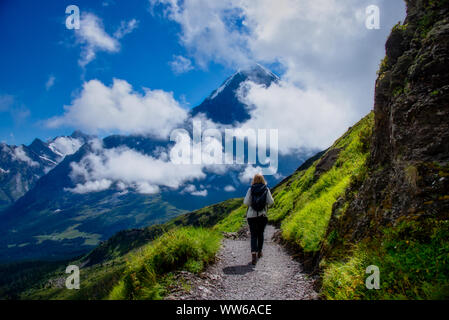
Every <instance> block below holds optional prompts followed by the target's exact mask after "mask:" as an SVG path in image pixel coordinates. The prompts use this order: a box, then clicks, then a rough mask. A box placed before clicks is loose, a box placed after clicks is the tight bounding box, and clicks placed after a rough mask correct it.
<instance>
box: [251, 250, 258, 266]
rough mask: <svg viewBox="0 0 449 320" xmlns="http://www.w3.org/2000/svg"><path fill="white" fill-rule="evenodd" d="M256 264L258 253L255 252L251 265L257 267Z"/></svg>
mask: <svg viewBox="0 0 449 320" xmlns="http://www.w3.org/2000/svg"><path fill="white" fill-rule="evenodd" d="M256 263H257V253H255V252H253V253H252V260H251V264H253V265H255V264H256Z"/></svg>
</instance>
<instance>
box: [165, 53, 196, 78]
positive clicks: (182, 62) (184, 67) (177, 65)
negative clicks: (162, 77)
mask: <svg viewBox="0 0 449 320" xmlns="http://www.w3.org/2000/svg"><path fill="white" fill-rule="evenodd" d="M170 66H171V68H172V70H173V72H174V73H175V74H181V73H186V72H188V71H190V70H192V69H193V66H192V62H191V61H190V60H189V59H187V58H185V57H183V56H174V57H173V60H172V61H171V62H170Z"/></svg>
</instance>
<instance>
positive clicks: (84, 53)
mask: <svg viewBox="0 0 449 320" xmlns="http://www.w3.org/2000/svg"><path fill="white" fill-rule="evenodd" d="M137 25H138V22H137V20H135V19H132V20H130V21H129V22H124V21H122V23H121V25H120V27H119V28H118V29H117V31H116V32H115V33H114V35H113V36H110V35H109V34H108V33H107V32H106V31H105V30H104V26H103V22H102V20H101V19H100V18H99V17H97V16H96V15H95V14H93V13H84V14H83V15H82V16H81V21H80V28H79V29H77V30H75V32H76V37H77V40H78V42H79V43H81V45H82V49H81V57H80V60H79V61H78V63H79V65H80V66H82V67H85V66H86V65H87V64H88V63H89V62H91V61H92V60H94V59H95V57H96V53H97V52H98V51H105V52H109V53H116V52H118V51H120V43H119V41H118V40H119V39H121V38H122V37H124V36H125V35H126V34H128V33H130V32H132V31H133V30H134V29H135V28H136V27H137Z"/></svg>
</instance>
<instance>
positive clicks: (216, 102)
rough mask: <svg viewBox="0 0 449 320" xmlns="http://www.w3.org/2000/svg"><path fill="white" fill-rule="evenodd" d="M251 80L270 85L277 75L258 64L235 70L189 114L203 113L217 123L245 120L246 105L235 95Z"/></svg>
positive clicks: (247, 115) (276, 78)
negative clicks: (242, 85)
mask: <svg viewBox="0 0 449 320" xmlns="http://www.w3.org/2000/svg"><path fill="white" fill-rule="evenodd" d="M245 81H252V82H255V83H257V84H260V85H264V86H267V87H268V86H270V85H271V84H272V83H273V82H275V83H276V82H278V81H279V77H278V76H276V75H275V74H274V73H273V72H271V71H269V70H268V69H266V68H265V67H263V66H262V65H260V64H254V65H252V66H250V67H248V68H245V69H239V70H237V71H236V72H235V73H234V74H233V75H231V76H230V77H228V78H227V79H226V80H225V81H224V82H223V84H222V85H221V86H220V87H218V88H217V89H216V90H214V91H213V92H212V93H211V94H210V95H209V96H208V97H207V98H206V99H205V100H204V101H203V102H202V103H201V104H200V105H199V106H197V107H195V108H193V109H192V111H191V114H192V116H195V115H196V114H198V113H203V114H205V115H206V116H207V117H208V118H209V119H211V120H212V121H214V122H217V123H223V124H232V123H234V122H245V121H246V120H248V119H249V118H250V115H249V113H248V110H247V107H246V105H245V104H244V103H242V102H241V101H240V100H239V98H238V97H237V96H236V94H237V90H238V89H239V88H240V85H241V84H242V83H244V82H245Z"/></svg>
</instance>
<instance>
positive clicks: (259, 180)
mask: <svg viewBox="0 0 449 320" xmlns="http://www.w3.org/2000/svg"><path fill="white" fill-rule="evenodd" d="M256 183H262V184H267V182H266V181H265V178H264V177H263V175H262V174H261V173H256V174H255V175H254V178H253V182H252V183H251V185H253V184H256Z"/></svg>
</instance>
